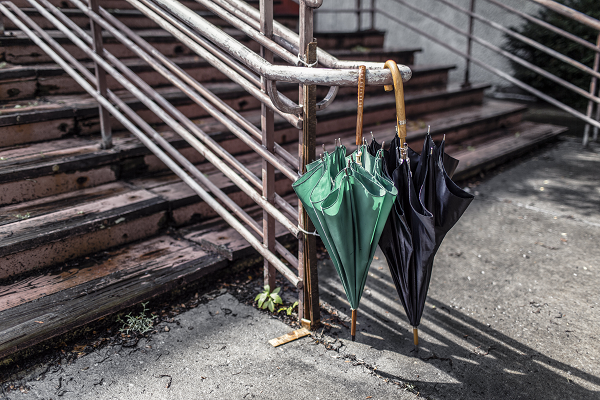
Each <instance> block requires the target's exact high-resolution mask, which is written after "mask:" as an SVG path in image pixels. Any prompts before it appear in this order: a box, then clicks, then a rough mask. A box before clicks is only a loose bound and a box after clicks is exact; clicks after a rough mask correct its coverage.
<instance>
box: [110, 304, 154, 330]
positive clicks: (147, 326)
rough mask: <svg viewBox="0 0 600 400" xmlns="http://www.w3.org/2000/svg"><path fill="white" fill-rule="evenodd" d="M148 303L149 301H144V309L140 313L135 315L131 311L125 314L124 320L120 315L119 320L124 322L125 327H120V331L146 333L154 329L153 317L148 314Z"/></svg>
mask: <svg viewBox="0 0 600 400" xmlns="http://www.w3.org/2000/svg"><path fill="white" fill-rule="evenodd" d="M146 304H148V302H145V303H142V307H143V309H142V312H141V313H140V314H139V315H135V316H134V315H131V313H129V314H127V315H126V316H125V320H123V319H122V318H121V316H120V315H119V316H118V317H117V322H120V323H122V324H123V327H122V328H121V329H119V331H120V332H123V333H126V334H129V332H133V333H136V334H137V333H141V334H144V333H146V332H148V331H151V330H152V325H153V324H152V317H147V316H146V311H148V310H147V309H146Z"/></svg>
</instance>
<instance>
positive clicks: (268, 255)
mask: <svg viewBox="0 0 600 400" xmlns="http://www.w3.org/2000/svg"><path fill="white" fill-rule="evenodd" d="M5 4H7V5H9V6H10V7H11V8H13V9H18V7H16V6H15V5H14V4H13V3H10V2H3V3H1V4H0V12H2V13H3V14H4V15H6V17H8V18H9V19H10V20H11V21H12V22H13V23H14V24H15V25H16V26H17V27H18V28H19V29H20V30H21V31H23V32H24V33H25V34H26V35H27V36H28V37H29V38H30V39H31V40H32V41H33V42H34V43H35V44H36V45H37V46H39V47H40V48H41V49H42V51H44V52H45V53H46V54H48V55H49V56H50V57H51V58H52V60H53V61H54V62H56V63H57V64H58V65H59V66H60V67H61V68H63V70H64V71H65V72H66V73H67V74H69V76H71V77H72V78H73V79H74V80H75V81H76V82H77V83H78V84H79V85H80V86H81V87H82V88H83V89H84V90H85V91H86V92H88V94H90V95H91V96H92V97H94V99H96V101H98V103H100V104H101V105H102V106H103V107H105V108H106V109H107V110H108V111H109V112H110V113H111V114H112V115H113V116H114V117H115V118H116V119H117V120H118V121H119V122H120V123H121V124H123V126H124V127H125V128H126V129H127V130H129V131H130V132H131V133H132V134H134V135H135V136H136V137H137V138H138V139H140V140H141V141H142V143H144V145H145V146H146V147H148V149H150V150H151V151H152V152H153V153H154V154H155V155H156V156H157V157H158V158H159V159H160V160H161V161H162V162H164V163H165V164H166V165H167V166H168V167H169V168H170V169H171V170H172V171H173V172H175V174H176V175H177V176H179V177H180V178H181V179H182V180H183V181H184V182H186V183H187V184H188V185H189V186H190V187H191V188H192V189H193V190H194V191H195V192H196V193H197V194H198V196H200V198H202V199H203V200H204V201H205V202H206V203H207V204H208V205H210V206H211V207H212V208H213V209H214V210H215V211H216V212H217V213H218V214H219V215H220V216H221V217H222V218H223V219H224V220H225V221H226V222H227V223H228V224H229V225H231V226H232V227H233V228H234V229H235V230H236V231H238V232H239V233H240V235H242V237H244V239H246V240H247V241H248V242H249V243H250V244H251V245H252V247H254V248H255V249H256V250H257V251H258V252H259V253H260V254H261V255H262V256H263V257H264V258H265V259H267V260H268V261H269V262H271V263H273V266H275V268H277V270H278V271H279V272H281V273H282V274H283V275H284V276H285V277H286V278H287V279H288V280H289V281H290V282H291V283H292V284H293V285H294V286H296V287H298V288H300V287H302V281H301V280H300V279H299V278H298V277H297V276H296V275H295V274H294V273H293V272H292V271H290V269H289V268H288V267H287V266H285V265H284V264H283V263H282V262H281V261H280V260H279V258H277V256H275V255H274V254H273V253H271V252H270V251H268V250H267V249H266V248H265V247H264V246H263V244H262V243H261V242H260V241H259V240H258V239H257V238H256V237H255V236H254V235H253V234H252V233H251V232H250V231H248V230H247V229H246V228H245V227H244V226H243V225H242V224H241V223H240V222H239V221H238V220H237V219H235V217H233V215H231V214H230V213H229V212H228V211H227V210H226V209H225V208H224V207H223V206H222V205H221V204H219V202H218V201H217V200H215V199H214V198H212V196H210V195H209V194H208V193H207V192H206V191H205V190H204V189H203V188H202V187H201V186H200V185H199V184H198V183H197V182H196V181H195V180H194V179H193V178H192V177H190V176H189V175H187V174H186V173H185V172H184V171H183V169H182V168H181V167H180V166H179V165H177V164H176V163H175V162H174V161H173V160H172V159H171V158H169V157H168V156H167V155H166V154H165V153H164V152H163V151H162V150H161V149H160V148H159V147H158V146H157V145H156V144H154V143H153V142H152V141H151V140H150V139H149V138H148V137H147V136H146V135H144V133H143V132H141V131H140V130H139V129H138V128H137V127H136V126H135V125H134V124H133V123H132V122H131V121H130V120H129V119H127V118H126V117H125V116H124V115H123V114H122V113H121V112H119V111H118V110H117V109H116V108H115V107H114V106H113V105H112V104H111V103H110V102H109V101H108V100H107V99H105V98H104V97H102V96H100V94H98V93H97V91H96V89H95V88H93V87H92V86H91V85H90V84H89V83H88V82H87V81H86V80H85V79H84V78H83V77H81V76H80V75H79V74H78V73H77V72H76V71H75V70H74V69H73V68H71V67H70V66H69V64H68V63H66V62H65V61H64V60H63V59H62V58H61V57H60V56H59V55H58V54H56V52H54V51H53V50H52V49H51V48H50V47H49V46H48V45H47V44H46V43H45V42H44V41H42V39H40V38H39V37H37V35H36V34H35V33H33V32H32V31H31V30H30V29H29V28H27V26H26V25H25V24H24V23H23V22H21V21H20V20H19V19H18V18H17V17H16V16H15V15H14V14H12V13H11V12H10V11H9V10H8V9H7V8H6V7H5Z"/></svg>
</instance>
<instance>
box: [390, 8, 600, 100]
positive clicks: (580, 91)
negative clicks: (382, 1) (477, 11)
mask: <svg viewBox="0 0 600 400" xmlns="http://www.w3.org/2000/svg"><path fill="white" fill-rule="evenodd" d="M394 1H395V2H396V3H399V4H402V5H404V6H405V7H407V8H409V9H411V10H413V11H416V12H418V13H420V14H422V15H425V16H426V17H428V18H429V19H431V20H433V21H435V22H437V23H438V24H440V25H443V26H445V27H446V28H448V29H450V30H452V31H454V32H456V33H458V34H460V35H463V36H465V37H467V38H471V39H472V40H473V41H474V42H477V43H479V44H480V45H482V46H485V47H487V48H488V49H490V50H492V51H494V52H495V53H498V54H501V55H503V56H504V57H506V58H508V59H510V60H512V61H514V62H516V63H518V64H520V65H522V66H524V67H526V68H528V69H530V70H532V71H534V72H535V73H537V74H540V75H542V76H543V77H544V78H547V79H550V80H551V81H553V82H556V83H558V84H559V85H561V86H563V87H565V88H567V89H569V90H570V91H572V92H574V93H577V94H578V95H580V96H583V97H585V98H586V99H589V100H592V101H594V102H596V103H600V97H597V96H593V95H591V94H590V93H588V92H586V91H585V90H583V89H581V88H580V87H579V86H576V85H574V84H572V83H571V82H567V81H565V80H564V79H561V78H559V77H557V76H555V75H553V74H551V73H550V72H548V71H546V70H544V69H543V68H540V67H538V66H537V65H534V64H532V63H530V62H528V61H525V60H523V59H522V58H520V57H517V56H515V55H514V54H511V53H509V52H508V51H505V50H502V49H501V48H500V47H498V46H495V45H493V44H491V43H490V42H488V41H486V40H483V39H480V38H479V37H477V36H475V35H471V34H469V33H468V32H465V31H462V30H460V29H458V28H456V27H455V26H453V25H452V24H449V23H447V22H446V21H444V20H443V19H441V18H438V17H436V16H434V15H431V14H429V13H427V12H425V11H423V10H421V9H420V8H418V7H415V6H413V5H411V4H409V3H407V2H405V1H404V0H394ZM438 1H441V2H445V0H438ZM379 12H380V13H383V15H385V16H386V17H388V18H391V17H390V15H389V14H387V13H385V12H384V11H382V10H379ZM596 73H597V72H596Z"/></svg>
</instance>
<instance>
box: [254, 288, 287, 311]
mask: <svg viewBox="0 0 600 400" xmlns="http://www.w3.org/2000/svg"><path fill="white" fill-rule="evenodd" d="M263 289H264V290H263V291H262V292H260V293H259V294H258V295H257V296H256V298H255V299H254V301H258V307H259V308H262V309H263V310H264V309H265V308H268V309H269V311H271V312H274V311H275V304H283V301H282V300H281V297H280V296H279V292H280V291H281V288H280V287H278V288H275V289H274V290H273V291H272V292H271V287H270V286H269V285H265V287H264V288H263Z"/></svg>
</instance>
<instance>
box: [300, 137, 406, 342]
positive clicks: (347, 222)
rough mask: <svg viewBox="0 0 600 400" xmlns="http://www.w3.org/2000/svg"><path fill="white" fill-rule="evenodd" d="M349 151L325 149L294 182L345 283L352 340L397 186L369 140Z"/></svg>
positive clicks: (338, 147)
mask: <svg viewBox="0 0 600 400" xmlns="http://www.w3.org/2000/svg"><path fill="white" fill-rule="evenodd" d="M345 154H346V148H345V147H343V146H337V147H336V149H335V150H334V151H333V152H331V153H326V154H324V156H323V158H322V159H321V160H319V161H318V162H317V163H316V164H313V165H311V167H312V168H311V169H310V170H309V171H308V172H307V173H306V174H304V175H303V176H302V177H301V178H300V179H299V180H298V181H296V182H295V183H294V185H293V187H294V190H295V191H296V194H297V195H298V198H299V199H300V201H301V202H302V204H303V205H304V207H305V209H306V211H307V214H308V215H309V217H310V219H311V221H312V222H313V224H314V225H315V228H316V230H317V232H318V233H319V235H320V236H321V239H322V240H323V244H324V245H325V247H326V249H327V251H328V253H329V255H330V256H331V260H332V261H333V265H334V267H335V269H336V271H337V273H338V275H339V277H340V279H341V281H342V285H343V286H344V290H345V292H346V296H347V298H348V301H349V302H350V306H351V308H352V340H354V338H355V327H356V309H357V308H358V305H359V302H360V298H361V296H362V292H363V290H364V287H365V281H366V279H367V274H368V271H369V267H370V265H371V261H372V260H373V255H374V253H375V249H376V246H377V243H378V241H379V237H380V236H381V232H382V230H383V227H384V225H385V221H386V220H387V217H388V215H389V213H390V211H391V208H392V205H393V203H394V200H395V198H396V195H397V189H396V188H395V187H394V185H393V183H392V182H391V181H389V180H388V179H387V178H385V177H384V176H383V174H382V160H381V158H380V157H373V156H371V155H370V154H369V153H368V152H367V151H366V146H361V147H360V148H359V150H358V151H357V152H355V153H353V154H351V155H350V156H348V157H345ZM359 154H360V155H361V156H362V157H360V156H359V157H357V156H358V155H359ZM357 158H358V160H357ZM357 161H359V162H357Z"/></svg>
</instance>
